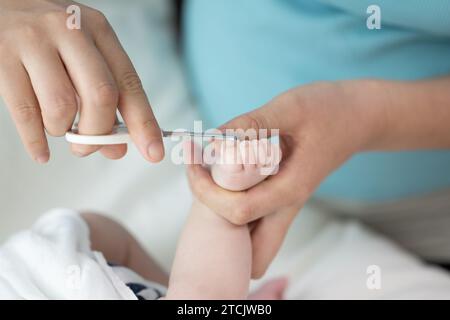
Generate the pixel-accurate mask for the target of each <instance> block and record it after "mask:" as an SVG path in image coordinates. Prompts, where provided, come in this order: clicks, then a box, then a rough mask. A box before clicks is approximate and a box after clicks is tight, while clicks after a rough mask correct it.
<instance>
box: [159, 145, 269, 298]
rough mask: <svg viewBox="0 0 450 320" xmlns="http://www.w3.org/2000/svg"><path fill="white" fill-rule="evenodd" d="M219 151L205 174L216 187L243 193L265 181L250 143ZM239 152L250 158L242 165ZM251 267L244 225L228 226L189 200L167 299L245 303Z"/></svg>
mask: <svg viewBox="0 0 450 320" xmlns="http://www.w3.org/2000/svg"><path fill="white" fill-rule="evenodd" d="M219 146H220V145H219ZM222 147H223V148H222ZM220 150H221V152H220V161H219V163H217V164H215V165H213V166H212V168H211V173H212V176H213V179H214V181H215V182H216V183H217V184H218V185H220V186H221V187H223V188H225V189H229V190H235V191H238V190H245V189H247V188H250V187H251V186H253V185H255V184H257V183H259V182H261V181H262V180H264V179H265V178H266V176H265V175H262V174H261V173H260V169H261V166H260V165H258V163H257V162H258V161H255V160H257V158H258V157H256V156H255V154H254V152H253V151H254V150H252V149H251V147H250V144H248V143H240V144H239V143H238V145H231V146H228V147H226V146H221V149H220ZM244 150H245V151H246V152H248V153H251V154H252V156H251V157H250V158H251V159H252V161H250V163H248V164H247V163H246V164H243V162H245V160H244V158H245V156H244V153H243V152H242V151H244ZM234 158H237V159H234ZM251 265H252V248H251V238H250V231H249V228H248V226H246V225H245V226H237V225H234V224H231V223H230V222H228V221H227V220H225V219H224V218H222V217H220V216H219V215H217V214H215V213H214V212H212V211H211V210H210V209H209V208H207V207H206V206H204V205H203V204H201V203H200V202H199V201H194V204H193V206H192V210H191V213H190V216H189V218H188V220H187V223H186V226H185V228H184V230H183V233H182V235H181V238H180V240H179V244H178V248H177V252H176V256H175V260H174V264H173V267H172V272H171V275H170V282H169V289H168V293H167V299H246V298H247V296H248V288H249V283H250V277H251Z"/></svg>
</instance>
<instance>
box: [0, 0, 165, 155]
mask: <svg viewBox="0 0 450 320" xmlns="http://www.w3.org/2000/svg"><path fill="white" fill-rule="evenodd" d="M71 5H76V6H78V7H79V8H80V9H81V11H80V13H81V21H82V24H81V28H80V29H76V28H75V29H70V28H68V27H67V20H68V18H69V15H68V14H67V13H66V10H67V8H68V7H69V6H71ZM0 95H1V96H2V97H3V99H4V100H5V102H6V105H7V106H8V109H9V111H10V113H11V116H12V118H13V120H14V122H15V124H16V127H17V130H18V132H19V135H20V137H21V139H22V141H23V144H24V145H25V148H26V149H27V151H28V153H29V154H30V155H31V157H32V158H33V159H35V160H36V161H37V162H39V163H45V162H47V161H48V159H49V156H50V152H49V149H48V143H47V138H46V134H45V130H46V131H47V133H48V134H50V135H51V136H62V135H64V134H65V133H66V132H67V131H68V130H69V129H70V128H71V126H72V124H73V122H74V119H75V116H76V113H77V111H78V109H79V113H80V119H79V131H80V133H81V134H88V135H102V134H108V133H110V132H111V131H112V128H113V125H114V123H115V120H116V111H117V108H118V109H119V111H120V113H121V115H122V117H123V119H124V121H125V123H126V124H127V126H128V128H129V130H130V134H131V137H132V139H133V141H134V142H135V144H136V145H137V146H138V149H139V150H140V152H141V153H142V155H143V156H144V157H145V158H146V159H147V160H149V161H153V162H157V161H160V160H161V159H162V158H163V157H164V149H163V144H162V140H161V133H160V129H159V127H158V123H157V121H156V120H155V117H154V115H153V113H152V110H151V107H150V104H149V102H148V99H147V97H146V94H145V92H144V90H143V88H142V85H141V81H140V79H139V76H138V75H137V73H136V71H135V69H134V67H133V65H132V63H131V61H130V59H129V57H128V56H127V54H126V52H125V51H124V50H123V48H122V46H121V44H120V43H119V40H118V39H117V37H116V35H115V33H114V31H113V29H112V28H111V26H110V24H109V23H108V21H107V20H106V18H105V17H104V16H103V15H102V13H100V12H99V11H97V10H94V9H91V8H89V7H86V6H83V5H81V4H78V3H76V2H73V1H61V0H21V1H17V0H0ZM118 106H119V107H118ZM99 149H100V151H101V152H102V154H103V155H105V156H106V157H108V158H112V159H116V158H120V157H122V156H123V155H124V154H125V153H126V145H119V146H103V147H102V146H83V145H72V152H73V153H74V154H76V155H78V156H86V155H89V154H91V153H93V152H95V151H97V150H99Z"/></svg>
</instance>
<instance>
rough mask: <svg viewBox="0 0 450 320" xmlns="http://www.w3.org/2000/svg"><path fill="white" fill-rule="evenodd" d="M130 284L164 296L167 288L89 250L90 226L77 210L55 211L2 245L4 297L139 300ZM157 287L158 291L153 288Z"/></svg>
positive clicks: (0, 278)
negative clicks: (113, 263) (111, 263)
mask: <svg viewBox="0 0 450 320" xmlns="http://www.w3.org/2000/svg"><path fill="white" fill-rule="evenodd" d="M129 283H133V284H134V286H135V287H136V284H138V285H139V287H146V289H147V290H145V291H142V293H141V294H140V295H141V296H143V295H144V294H145V295H146V298H153V299H156V298H159V297H160V294H158V292H161V293H164V291H165V290H164V288H163V287H162V286H160V285H158V284H154V283H151V282H148V281H145V280H144V279H143V278H142V277H140V276H139V275H137V274H136V273H134V272H132V271H131V270H129V269H127V268H124V267H112V266H110V265H108V263H107V262H106V260H105V258H104V257H103V254H102V253H101V252H95V251H92V250H91V249H90V240H89V228H88V226H87V224H86V223H85V222H84V220H83V219H82V218H81V217H80V216H79V215H78V214H77V213H76V212H74V211H71V210H65V209H55V210H52V211H51V212H49V213H47V214H46V215H44V216H42V217H41V218H40V219H39V220H38V221H37V222H36V223H35V224H34V225H33V227H32V228H30V229H28V230H25V231H22V232H19V233H17V234H15V235H13V236H12V237H11V238H10V239H9V240H8V241H7V242H6V243H5V244H4V245H2V246H1V247H0V299H127V300H136V299H137V296H136V294H135V293H134V292H133V291H132V290H131V289H130V287H129V286H128V284H129ZM152 289H155V290H152Z"/></svg>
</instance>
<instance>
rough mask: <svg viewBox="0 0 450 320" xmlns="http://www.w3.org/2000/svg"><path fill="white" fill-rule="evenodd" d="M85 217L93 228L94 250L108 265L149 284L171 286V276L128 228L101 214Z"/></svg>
mask: <svg viewBox="0 0 450 320" xmlns="http://www.w3.org/2000/svg"><path fill="white" fill-rule="evenodd" d="M82 217H83V219H84V220H85V221H86V223H87V224H88V226H89V231H90V240H91V248H92V250H95V251H100V252H102V253H103V255H104V256H105V259H106V260H107V261H109V262H112V263H115V264H118V265H121V266H124V267H127V268H130V269H131V270H133V271H135V272H136V273H138V274H139V275H141V276H142V277H144V278H146V279H148V280H151V281H154V282H157V283H160V284H162V285H164V286H166V285H167V284H168V276H167V274H166V273H165V272H164V271H163V269H162V268H161V267H160V266H159V265H158V264H157V263H156V262H155V261H154V260H153V259H152V258H151V257H150V256H149V255H148V254H147V253H146V251H145V250H144V249H143V248H142V246H141V245H140V244H139V242H138V241H137V240H136V239H135V238H134V237H133V236H132V235H131V234H130V233H129V232H128V231H127V230H126V229H125V228H124V227H122V226H121V225H120V224H118V223H117V222H115V221H114V220H112V219H110V218H108V217H106V216H102V215H99V214H93V213H84V214H82Z"/></svg>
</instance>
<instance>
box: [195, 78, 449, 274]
mask: <svg viewBox="0 0 450 320" xmlns="http://www.w3.org/2000/svg"><path fill="white" fill-rule="evenodd" d="M448 87H450V79H449V78H443V79H436V80H428V81H422V82H389V81H377V80H358V81H343V82H324V83H315V84H311V85H306V86H302V87H298V88H295V89H293V90H290V91H288V92H286V93H284V94H282V95H280V96H279V97H277V98H275V99H274V100H272V101H271V102H269V103H268V104H266V105H265V106H263V107H261V108H259V109H256V110H254V111H252V112H249V113H247V114H244V115H242V116H239V117H237V118H235V119H234V120H232V121H230V122H229V123H227V124H225V125H224V126H223V128H222V129H224V128H240V129H249V128H254V129H256V130H258V129H279V130H280V143H281V148H282V151H283V160H282V162H281V164H280V169H279V173H278V174H277V175H274V176H270V177H269V178H268V179H266V180H265V181H263V182H262V183H260V184H258V185H256V186H255V187H253V188H251V189H248V190H246V191H242V192H231V191H227V190H224V189H222V188H220V187H219V186H217V185H216V184H215V183H214V182H213V180H212V178H211V176H210V174H209V172H208V171H207V170H205V169H204V168H203V167H202V166H200V165H191V166H190V168H189V170H188V177H189V180H190V184H191V188H192V190H193V192H194V194H195V195H196V197H197V198H198V199H199V200H200V201H202V202H203V203H205V204H206V205H207V206H209V207H210V208H211V209H212V210H213V211H214V212H216V213H217V214H220V215H221V216H223V217H225V218H226V219H228V220H229V221H230V222H232V223H235V224H238V225H241V224H246V223H249V222H253V221H256V223H255V226H254V229H253V231H252V244H253V271H252V275H253V277H260V276H262V275H263V274H264V272H265V270H266V269H267V267H268V265H269V264H270V262H271V261H272V259H273V258H274V256H275V254H276V253H277V251H278V249H279V247H280V246H281V244H282V242H283V239H284V237H285V234H286V232H287V230H288V228H289V225H290V224H291V222H292V220H293V218H294V217H295V215H296V214H297V212H298V210H299V209H300V208H301V207H302V206H303V205H304V203H305V201H306V200H307V199H308V198H309V197H310V196H311V195H312V193H313V192H314V190H315V189H316V188H317V187H318V185H319V184H320V182H321V181H322V180H323V179H324V178H325V177H326V176H328V175H329V174H330V173H331V172H332V171H333V170H335V169H336V168H338V167H339V166H340V165H341V164H343V162H345V161H346V160H347V159H348V158H349V157H351V156H352V155H353V154H354V153H356V152H360V151H369V150H382V149H388V150H395V149H414V148H416V149H417V148H437V147H450V126H448V123H450V94H449V92H450V91H449V90H448ZM446 88H447V90H445V89H446ZM435 114H439V115H440V117H435Z"/></svg>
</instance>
